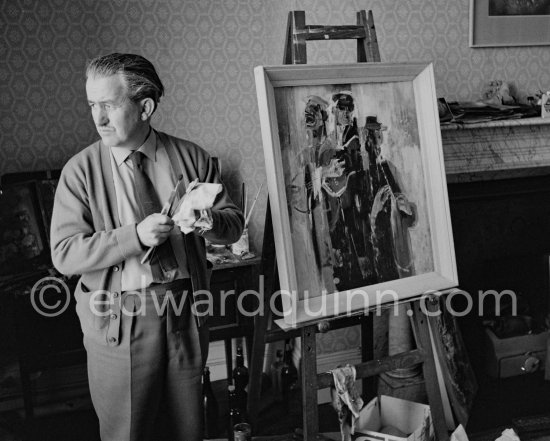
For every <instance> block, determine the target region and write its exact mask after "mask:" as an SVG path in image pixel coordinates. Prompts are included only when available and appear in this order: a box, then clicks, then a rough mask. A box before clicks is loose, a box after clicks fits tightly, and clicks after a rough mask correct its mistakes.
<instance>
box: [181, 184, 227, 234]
mask: <svg viewBox="0 0 550 441" xmlns="http://www.w3.org/2000/svg"><path fill="white" fill-rule="evenodd" d="M221 191H222V185H221V184H209V183H205V182H198V181H197V180H195V181H193V182H191V183H190V184H189V186H188V187H187V191H186V193H185V194H184V195H183V197H182V198H181V200H180V202H179V205H178V207H177V209H176V213H175V214H174V216H173V217H172V219H173V221H174V222H175V224H176V225H177V226H178V227H179V228H180V230H181V232H182V233H184V234H187V233H190V232H191V231H193V230H194V229H195V228H200V232H201V233H204V232H205V231H208V230H211V229H212V216H211V214H210V212H209V209H210V208H212V206H213V205H214V200H215V199H216V195H217V194H218V193H219V192H221ZM196 211H198V212H199V213H200V215H199V218H198V219H197V216H196V214H195V212H196Z"/></svg>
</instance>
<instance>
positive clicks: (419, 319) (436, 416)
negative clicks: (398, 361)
mask: <svg viewBox="0 0 550 441" xmlns="http://www.w3.org/2000/svg"><path fill="white" fill-rule="evenodd" d="M422 301H423V300H417V301H415V302H412V304H411V308H412V312H413V315H412V320H411V322H412V325H413V329H414V334H415V338H416V345H417V347H418V349H421V350H422V351H423V352H424V363H423V365H422V369H423V372H424V382H425V384H426V393H427V395H428V402H429V403H430V411H431V414H432V422H433V425H434V431H435V437H436V439H437V440H438V441H448V439H449V432H448V430H447V422H446V420H445V414H444V411H443V399H442V397H441V391H440V390H439V383H438V381H437V372H436V368H435V359H434V354H433V349H432V344H431V340H430V330H429V327H428V326H429V324H428V318H427V317H426V316H425V315H424V312H423V311H422V308H421V302H422ZM428 301H429V300H428Z"/></svg>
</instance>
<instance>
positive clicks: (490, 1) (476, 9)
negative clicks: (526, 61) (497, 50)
mask: <svg viewBox="0 0 550 441" xmlns="http://www.w3.org/2000/svg"><path fill="white" fill-rule="evenodd" d="M549 44H550V0H470V47H487V46H537V45H538V46H540V45H549Z"/></svg>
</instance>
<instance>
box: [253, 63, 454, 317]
mask: <svg viewBox="0 0 550 441" xmlns="http://www.w3.org/2000/svg"><path fill="white" fill-rule="evenodd" d="M256 79H257V88H258V100H259V105H260V117H261V121H262V136H263V141H264V143H263V144H264V153H265V156H266V168H267V173H268V188H269V195H270V202H271V210H272V216H273V227H274V234H275V242H276V248H277V249H276V251H277V259H278V267H279V276H280V279H281V280H280V281H281V288H283V294H281V295H282V301H283V308H284V310H285V311H284V312H285V313H286V314H285V323H287V324H291V325H295V324H298V323H302V322H308V321H312V320H315V319H318V318H320V317H331V316H336V315H341V314H349V313H353V312H356V311H359V310H365V309H368V308H371V307H373V306H375V305H379V304H381V303H384V302H388V301H392V300H402V299H404V298H409V297H411V296H414V295H419V294H421V293H422V292H423V291H425V290H427V289H441V288H446V287H450V286H455V285H456V283H457V281H456V268H455V265H454V251H453V244H452V236H451V232H450V222H449V213H448V202H447V197H446V188H445V179H444V170H443V164H442V158H443V157H442V152H441V141H440V135H439V127H438V119H437V110H436V108H435V96H434V90H433V72H432V67H431V65H429V64H428V65H426V64H419V65H413V64H406V65H399V64H382V63H361V64H357V65H339V66H317V67H311V66H280V67H274V68H263V67H259V68H257V69H256ZM442 270H443V271H442ZM426 276H428V278H430V279H432V280H431V281H430V280H424V281H422V279H426ZM430 276H436V277H435V278H433V277H430ZM405 280H407V282H405V283H403V281H405ZM399 281H401V282H399ZM384 297H385V298H384Z"/></svg>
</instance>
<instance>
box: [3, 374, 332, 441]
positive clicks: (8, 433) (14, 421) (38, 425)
mask: <svg viewBox="0 0 550 441" xmlns="http://www.w3.org/2000/svg"><path fill="white" fill-rule="evenodd" d="M213 389H214V393H215V395H216V397H217V400H218V405H219V407H220V419H219V424H218V427H220V433H219V435H218V436H219V437H220V438H223V437H225V436H226V434H225V432H224V431H225V426H226V416H227V398H226V390H227V389H226V382H225V381H216V382H214V383H213ZM300 399H301V398H300V393H299V391H294V392H293V394H292V395H291V397H290V400H289V403H288V404H287V405H285V404H284V403H276V402H274V400H273V397H272V396H271V394H270V393H266V394H264V401H263V403H262V409H261V411H260V416H259V418H260V421H259V424H258V430H257V431H256V433H255V434H254V435H255V436H268V435H282V434H291V433H293V432H294V431H295V429H296V428H299V427H301V424H302V413H301V408H302V406H301V404H300ZM319 421H320V431H321V432H337V431H338V430H339V428H338V420H337V416H336V413H335V411H334V410H333V409H332V408H331V407H330V406H329V405H321V406H319ZM3 431H4V432H3ZM75 440H78V441H100V440H99V433H98V424H97V419H96V416H95V413H94V411H93V409H92V408H91V406H90V405H89V404H88V405H87V406H86V405H85V404H84V405H83V404H82V403H80V404H79V405H78V406H77V408H75V410H73V411H71V412H62V413H55V414H52V415H45V416H39V417H37V418H35V419H34V420H33V421H32V422H30V421H26V422H25V421H24V420H23V419H22V417H21V415H20V413H19V412H8V413H3V414H0V441H75Z"/></svg>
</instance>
